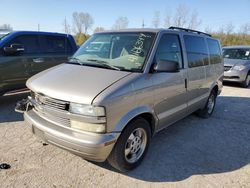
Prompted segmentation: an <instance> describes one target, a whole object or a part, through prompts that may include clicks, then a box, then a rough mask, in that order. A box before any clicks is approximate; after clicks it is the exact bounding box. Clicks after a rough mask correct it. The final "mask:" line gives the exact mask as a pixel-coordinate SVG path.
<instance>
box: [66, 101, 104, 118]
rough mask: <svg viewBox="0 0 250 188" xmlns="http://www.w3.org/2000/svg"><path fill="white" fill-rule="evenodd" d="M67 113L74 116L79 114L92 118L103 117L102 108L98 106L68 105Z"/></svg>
mask: <svg viewBox="0 0 250 188" xmlns="http://www.w3.org/2000/svg"><path fill="white" fill-rule="evenodd" d="M69 111H70V112H71V113H74V114H81V115H85V116H94V117H102V116H105V109H104V107H100V106H92V105H84V104H77V103H70V106H69Z"/></svg>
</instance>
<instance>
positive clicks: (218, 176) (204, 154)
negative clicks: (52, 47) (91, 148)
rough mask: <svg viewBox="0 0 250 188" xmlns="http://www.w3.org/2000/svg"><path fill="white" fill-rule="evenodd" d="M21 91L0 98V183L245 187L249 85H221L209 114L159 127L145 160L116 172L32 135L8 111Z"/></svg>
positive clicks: (249, 168)
mask: <svg viewBox="0 0 250 188" xmlns="http://www.w3.org/2000/svg"><path fill="white" fill-rule="evenodd" d="M25 96H26V94H18V95H11V96H4V97H1V98H0V163H3V162H5V163H9V164H10V165H11V168H10V169H8V170H0V187H18V188H19V187H43V188H44V187H108V188H110V187H119V188H122V187H192V188H194V187H197V188H198V187H199V188H200V187H202V188H206V187H212V188H214V187H248V188H249V187H250V88H248V89H243V88H239V87H237V86H235V85H228V86H225V87H224V88H223V92H222V94H221V95H220V96H219V97H218V99H217V106H216V109H215V112H214V114H213V116H212V117H211V118H209V119H200V118H198V117H196V116H195V115H191V116H189V117H187V118H185V119H183V120H181V121H179V122H178V123H175V124H174V125H173V126H170V127H168V128H167V129H165V130H163V131H161V132H160V133H159V134H157V135H156V136H155V137H154V138H153V140H152V144H151V146H150V149H149V153H148V155H147V156H146V158H145V159H144V162H143V163H142V164H141V166H139V167H138V168H137V169H135V170H134V171H132V172H129V173H126V174H121V173H118V172H116V171H115V170H114V169H112V168H111V167H110V166H109V165H107V164H106V163H104V164H95V163H91V162H88V161H85V160H84V159H82V158H80V157H77V156H75V155H73V154H71V153H69V152H66V151H64V150H61V149H59V148H57V147H54V146H51V145H47V146H43V144H42V142H41V141H40V140H38V139H37V138H36V137H34V136H33V135H32V134H31V132H30V130H29V128H28V127H27V126H26V124H25V122H24V121H23V117H22V115H21V114H17V113H15V112H14V111H13V108H14V106H15V103H16V101H17V100H20V99H22V98H24V97H25Z"/></svg>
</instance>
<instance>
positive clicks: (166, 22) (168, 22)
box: [164, 14, 172, 28]
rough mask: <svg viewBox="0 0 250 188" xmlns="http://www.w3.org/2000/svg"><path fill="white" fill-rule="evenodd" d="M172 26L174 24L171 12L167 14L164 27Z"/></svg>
mask: <svg viewBox="0 0 250 188" xmlns="http://www.w3.org/2000/svg"><path fill="white" fill-rule="evenodd" d="M170 26H172V18H171V15H170V14H167V15H166V17H165V19H164V27H166V28H169V27H170Z"/></svg>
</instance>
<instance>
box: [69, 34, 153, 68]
mask: <svg viewBox="0 0 250 188" xmlns="http://www.w3.org/2000/svg"><path fill="white" fill-rule="evenodd" d="M154 37H155V33H148V32H147V33H146V32H128V33H127V32H126V33H125V32H115V33H99V34H94V35H93V36H92V37H91V38H90V39H89V40H88V41H86V42H85V43H84V44H83V45H82V46H81V47H80V48H79V49H78V51H77V52H76V53H75V54H74V56H73V58H72V60H73V61H74V60H77V61H78V63H79V64H83V65H85V64H86V65H90V66H91V65H100V67H104V68H112V69H117V70H124V71H131V72H139V71H141V70H142V68H143V65H144V63H145V61H146V58H147V56H148V54H149V51H150V49H151V46H152V43H153V40H154Z"/></svg>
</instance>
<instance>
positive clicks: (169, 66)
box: [153, 60, 179, 72]
mask: <svg viewBox="0 0 250 188" xmlns="http://www.w3.org/2000/svg"><path fill="white" fill-rule="evenodd" d="M153 72H179V63H178V62H177V61H170V60H159V61H157V62H156V63H155V64H154V66H153Z"/></svg>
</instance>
